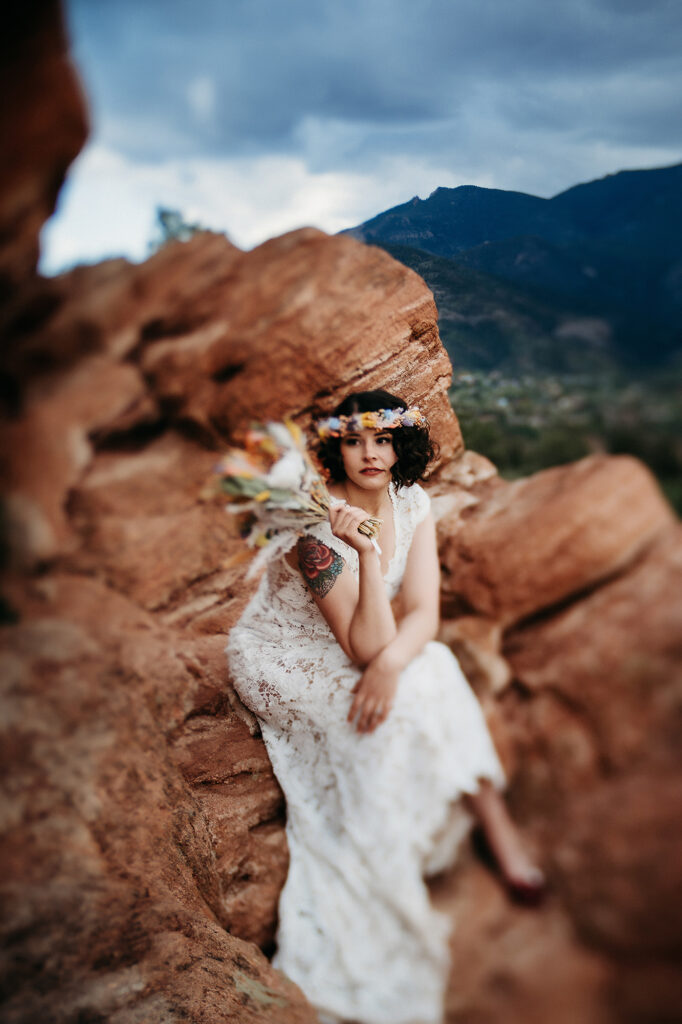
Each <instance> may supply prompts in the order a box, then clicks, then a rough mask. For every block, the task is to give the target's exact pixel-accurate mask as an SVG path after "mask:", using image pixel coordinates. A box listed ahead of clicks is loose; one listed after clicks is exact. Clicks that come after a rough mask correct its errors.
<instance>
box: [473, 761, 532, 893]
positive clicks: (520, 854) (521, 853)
mask: <svg viewBox="0 0 682 1024" xmlns="http://www.w3.org/2000/svg"><path fill="white" fill-rule="evenodd" d="M465 801H466V804H467V806H468V808H469V809H470V810H471V811H472V812H473V813H474V814H475V815H476V817H477V818H478V820H479V821H480V823H481V825H482V826H483V830H484V832H485V834H486V838H487V840H488V843H489V844H490V848H491V849H492V852H493V853H494V855H495V858H496V860H497V863H498V864H499V867H500V871H501V872H502V874H503V876H504V879H505V881H506V882H507V884H509V885H511V886H516V885H525V884H530V885H539V884H541V883H542V881H543V875H542V872H541V871H540V869H539V868H538V867H537V866H536V865H535V864H534V863H533V861H532V860H531V858H530V857H529V855H528V853H527V852H526V850H525V849H524V846H523V842H522V840H521V836H520V835H519V832H518V829H517V828H516V825H515V824H514V822H513V821H512V820H511V818H510V817H509V812H508V810H507V806H506V804H505V802H504V800H503V798H502V797H501V796H500V794H499V793H498V791H497V790H496V789H494V787H493V786H492V785H491V783H490V782H489V781H488V780H485V779H484V780H481V786H480V790H479V792H478V793H475V794H473V795H467V796H466V797H465Z"/></svg>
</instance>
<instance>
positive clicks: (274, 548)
mask: <svg viewBox="0 0 682 1024" xmlns="http://www.w3.org/2000/svg"><path fill="white" fill-rule="evenodd" d="M215 472H216V474H217V488H218V490H219V491H220V492H222V493H223V494H225V495H226V496H227V500H228V505H227V506H226V508H227V511H228V512H231V513H234V514H237V515H239V516H240V517H241V525H242V536H243V537H244V540H245V541H246V544H247V545H248V547H249V548H251V549H252V550H253V551H254V552H257V554H256V557H255V558H254V559H253V561H252V563H251V565H250V567H249V570H248V573H247V576H253V575H254V574H255V573H256V572H257V571H258V570H259V569H260V568H261V567H262V565H264V564H265V563H266V562H269V561H270V560H271V559H272V558H275V557H277V556H278V555H280V554H283V553H284V552H285V551H288V550H289V548H291V547H292V546H293V544H294V543H295V539H296V537H297V536H299V535H300V534H302V533H303V532H304V531H305V529H306V528H307V527H309V526H311V525H313V524H314V523H319V522H322V521H323V520H325V519H328V517H329V504H330V502H329V492H328V490H327V487H326V485H325V483H324V480H323V479H322V477H321V476H320V474H319V473H318V471H317V470H316V468H315V466H314V465H313V463H312V461H311V459H310V456H309V454H308V452H307V450H306V446H305V439H304V437H303V432H302V431H301V429H300V427H299V426H298V425H297V424H296V423H294V422H293V421H292V420H288V419H287V420H284V422H283V423H267V424H265V425H264V426H254V427H252V428H251V429H250V430H249V431H248V432H247V433H246V435H245V438H244V444H243V447H240V448H237V447H234V448H230V449H228V451H227V452H226V454H225V455H224V456H223V458H222V459H221V460H220V462H219V463H218V465H217V466H216V468H215ZM380 528H381V520H380V519H375V518H373V517H370V518H368V519H365V520H364V521H363V522H362V523H361V524H360V526H359V527H358V530H359V531H360V532H361V533H364V534H365V536H367V537H369V538H370V540H371V542H372V544H373V545H374V547H375V548H376V550H377V552H378V553H379V554H380V553H381V548H380V547H379V545H378V543H377V541H376V536H377V534H378V533H379V530H380ZM259 549H260V550H259ZM238 561H241V556H235V558H233V559H231V560H229V561H228V563H227V565H229V564H234V563H236V562H238Z"/></svg>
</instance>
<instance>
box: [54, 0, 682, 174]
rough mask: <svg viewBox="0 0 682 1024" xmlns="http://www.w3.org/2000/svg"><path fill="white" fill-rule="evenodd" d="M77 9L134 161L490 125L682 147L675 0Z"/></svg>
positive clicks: (103, 113) (433, 149) (109, 120)
mask: <svg viewBox="0 0 682 1024" xmlns="http://www.w3.org/2000/svg"><path fill="white" fill-rule="evenodd" d="M69 10H70V17H71V23H72V28H73V34H74V39H75V43H76V57H77V61H78V63H79V65H80V66H81V68H82V71H83V74H84V77H85V79H86V84H87V87H88V90H89V92H90V94H91V97H92V101H93V106H94V113H95V118H96V120H97V122H98V123H99V125H100V135H101V137H102V138H103V140H104V141H107V142H109V143H110V144H112V145H114V146H115V147H116V148H118V149H119V150H120V151H122V152H124V153H126V154H127V155H129V156H132V157H135V158H145V159H156V158H158V159H165V158H168V157H171V156H178V155H188V154H193V155H196V154H204V155H216V156H218V155H221V156H231V157H236V156H241V155H249V154H255V153H292V152H301V153H302V154H303V155H305V156H306V158H307V159H308V160H309V162H311V164H312V165H314V167H315V169H325V168H328V167H334V168H340V167H354V166H357V161H361V162H363V163H367V162H368V161H371V160H373V159H374V158H375V156H376V154H377V153H378V152H381V153H382V154H384V155H385V154H386V153H389V152H391V151H393V152H396V153H398V152H400V153H403V154H408V155H409V154H410V153H419V152H423V148H424V146H425V145H426V146H428V147H430V153H431V156H432V157H433V158H435V159H438V158H440V159H441V160H447V159H449V155H450V153H451V152H452V151H453V148H454V147H460V148H461V147H462V146H463V145H467V144H468V143H470V142H471V140H472V139H473V138H474V137H476V138H485V136H486V126H488V127H489V130H490V132H491V133H494V132H498V133H503V132H512V133H513V132H515V131H522V132H526V133H529V134H533V133H537V134H538V135H542V134H543V133H545V132H549V133H555V132H568V133H575V134H576V136H577V137H580V138H582V139H589V138H595V139H608V140H612V141H619V140H620V141H621V142H622V144H623V145H630V146H633V145H634V146H637V145H642V146H647V145H649V146H651V145H659V146H667V147H672V146H675V145H682V119H680V118H679V113H678V111H677V109H676V107H677V96H679V95H680V89H681V87H682V72H681V70H680V67H681V65H680V58H679V54H680V52H681V44H682V31H681V29H682V13H681V9H680V5H679V3H677V0H675V2H668V0H658V2H656V0H646V3H645V2H639V0H557V2H554V3H548V2H547V0H516V2H512V3H509V2H506V0H476V2H474V0H364V2H361V0H286V2H284V0H267V2H264V0H244V2H242V0H202V2H199V0H196V2H194V3H190V2H189V0H186V2H183V0H98V2H94V0H71V3H70V6H69ZM193 90H194V91H193ZM193 96H194V100H193V99H192V97H193ZM342 125H346V126H350V127H351V128H352V130H351V131H346V132H343V131H341V130H340V128H339V126H342ZM327 128H328V131H329V144H328V145H326V144H325V131H326V130H327ZM498 137H499V138H500V141H501V142H502V135H499V136H498ZM306 147H310V151H309V152H308V150H307V149H306Z"/></svg>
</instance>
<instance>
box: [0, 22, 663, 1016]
mask: <svg viewBox="0 0 682 1024" xmlns="http://www.w3.org/2000/svg"><path fill="white" fill-rule="evenodd" d="M29 8H30V11H31V17H30V18H25V19H22V18H17V19H15V23H14V24H13V25H12V26H11V27H12V29H13V31H14V32H15V35H16V39H14V42H13V46H14V49H13V51H12V52H15V53H17V54H20V55H21V75H22V82H23V83H24V87H23V88H22V89H19V88H18V87H17V84H16V75H17V74H18V72H17V70H16V68H15V70H14V72H13V74H12V73H10V78H9V82H8V84H7V87H8V89H9V88H10V86H11V88H12V89H13V90H14V92H13V93H11V94H14V95H16V96H17V97H19V99H18V100H17V104H18V106H17V109H16V110H15V115H14V116H15V120H14V121H13V120H12V115H11V114H5V115H3V116H5V117H6V118H7V119H8V125H7V129H8V135H7V137H8V138H10V139H11V140H12V142H13V145H14V148H15V152H14V153H13V154H11V156H12V159H8V160H7V161H6V168H5V172H3V173H4V174H5V176H4V177H3V178H2V195H1V196H0V215H1V216H2V219H3V232H2V239H1V240H0V241H1V246H2V260H3V262H2V268H3V273H4V277H3V282H4V283H3V290H2V296H1V299H2V309H1V311H0V315H1V317H2V321H1V322H2V330H3V335H4V337H3V342H4V357H3V374H2V381H3V389H2V396H3V441H2V474H3V489H4V493H5V501H4V506H3V508H4V512H3V521H2V522H3V532H4V548H3V550H4V562H5V564H4V580H3V606H2V607H3V615H4V625H3V626H2V652H1V654H0V658H1V662H2V686H3V698H2V699H3V716H2V730H3V752H4V754H3V756H4V762H5V764H4V768H5V772H4V775H5V778H6V787H5V800H4V803H3V835H4V838H3V846H2V871H1V873H0V887H1V888H2V891H3V903H4V908H5V910H4V914H3V924H2V928H3V949H4V952H3V983H2V998H3V1008H2V1017H3V1020H6V1021H8V1022H13V1024H19V1022H21V1024H28V1022H34V1021H45V1022H55V1024H62V1022H64V1024H66V1022H76V1021H78V1022H80V1024H86V1022H88V1024H94V1022H95V1021H105V1020H106V1021H112V1022H116V1024H132V1022H142V1021H148V1022H159V1024H161V1022H164V1024H166V1022H174V1021H188V1020H189V1021H195V1022H206V1024H218V1022H223V1021H225V1020H234V1021H239V1022H247V1024H248V1022H253V1024H256V1022H273V1024H274V1022H277V1024H280V1022H281V1024H287V1022H301V1024H302V1022H312V1021H314V1020H315V1019H316V1018H315V1014H314V1012H313V1010H312V1009H311V1007H310V1006H309V1005H308V1004H307V1002H306V1000H305V998H304V996H303V994H302V993H301V992H300V991H299V990H298V989H297V988H296V987H295V986H294V985H293V984H291V983H290V982H289V981H288V980H287V979H286V978H284V977H283V976H282V975H281V974H280V973H279V972H277V971H275V970H273V969H272V968H271V967H270V965H269V962H268V959H267V954H268V953H269V952H270V951H271V950H272V947H273V940H274V934H275V928H276V909H277V898H278V894H279V891H280V889H281V886H282V884H283V882H284V879H285V877H286V872H287V848H286V841H285V834H284V815H285V806H284V800H283V796H282V793H281V791H280V789H279V787H278V785H277V782H276V780H275V778H274V776H273V773H272V770H271V768H270V765H269V762H268V759H267V755H266V753H265V749H264V746H263V743H262V741H261V739H260V736H259V732H258V725H257V722H256V721H255V719H254V718H253V717H252V716H251V715H250V714H249V712H248V710H247V709H245V708H243V707H242V706H241V705H240V703H239V701H238V699H237V698H236V696H235V694H234V691H233V689H232V686H231V681H230V680H229V678H228V676H227V672H226V667H225V663H224V659H223V653H222V649H223V647H224V644H225V641H226V636H227V633H228V632H229V629H230V626H231V624H232V623H233V622H234V621H235V620H236V618H237V617H238V615H239V614H240V611H241V609H242V608H243V606H244V603H245V601H246V600H247V598H248V596H249V593H250V588H249V586H248V585H247V584H246V583H245V581H244V579H243V567H242V566H235V565H233V564H230V556H232V555H234V554H235V553H236V552H237V551H238V550H239V547H240V544H241V542H240V541H239V540H238V538H236V537H235V536H234V531H233V529H232V528H231V524H230V520H229V517H228V516H226V515H225V513H224V511H223V509H222V505H221V503H220V502H218V503H215V502H211V501H200V500H199V495H200V493H201V491H202V487H203V485H204V483H205V482H206V480H207V479H208V478H209V477H210V474H211V469H212V466H213V464H214V462H215V459H216V453H217V452H219V451H220V450H221V449H222V448H223V447H224V446H225V444H226V443H227V442H228V441H229V440H230V439H231V438H232V437H233V436H234V432H235V430H236V429H237V428H238V427H239V426H240V425H243V424H244V423H245V422H247V421H248V420H249V419H252V418H254V419H258V418H264V417H272V418H277V417H281V416H283V415H285V414H288V415H291V416H293V417H294V418H295V419H296V420H297V421H298V422H300V423H301V424H302V425H303V426H304V427H305V426H306V425H307V424H308V423H309V420H310V416H311V411H312V410H313V409H314V408H315V407H319V408H322V409H329V408H331V407H332V406H333V405H334V403H335V401H336V400H337V398H338V397H339V396H340V395H342V394H343V393H344V392H346V391H348V390H351V389H355V388H359V387H374V386H379V385H381V386H384V387H387V388H388V389H389V390H392V391H396V392H398V393H402V394H404V395H405V397H406V398H407V399H408V400H409V401H410V402H418V403H419V404H420V405H421V406H422V408H424V409H425V410H426V412H427V414H428V415H429V417H430V419H431V421H432V423H433V427H434V433H435V435H436V436H437V438H438V439H439V441H440V444H441V460H440V465H439V467H438V469H437V472H436V474H435V476H434V478H433V480H432V481H431V484H430V487H431V490H432V494H433V497H434V508H435V509H436V511H437V514H438V517H439V530H440V541H441V554H442V563H443V610H444V622H443V638H444V639H445V640H447V642H449V643H451V644H452V646H453V648H454V650H455V652H456V653H457V654H458V656H459V657H460V658H461V661H462V664H463V666H464V667H465V669H466V671H467V673H468V675H469V677H470V679H471V681H472V684H473V685H474V687H475V689H476V691H477V693H478V695H479V697H480V699H481V701H482V703H483V706H484V708H485V711H486V714H487V716H488V718H489V721H490V725H491V728H492V729H493V731H494V735H495V738H496V741H497V743H498V746H499V749H500V753H501V755H502V757H503V759H504V763H505V766H506V768H507V771H508V774H509V779H510V791H509V799H510V802H511V806H512V809H513V811H514V813H515V815H516V817H517V819H518V821H519V823H520V825H521V827H522V828H523V830H524V831H525V833H526V835H527V838H528V841H529V843H531V844H532V845H534V846H535V848H536V850H537V852H538V855H539V856H540V858H541V860H542V861H543V863H544V864H545V865H546V866H547V870H548V872H549V875H550V879H551V895H550V898H549V900H548V903H547V905H546V906H545V907H543V908H542V909H540V910H533V911H530V910H523V909H519V908H516V907H514V906H513V905H512V904H511V903H510V902H509V900H508V899H507V897H506V894H505V893H504V891H503V889H502V887H501V886H500V884H499V882H498V880H497V879H496V878H495V876H494V874H493V872H492V871H491V869H490V868H489V867H488V866H486V865H485V864H484V863H483V862H482V860H481V859H480V858H479V857H478V856H477V855H476V854H475V852H474V850H473V848H472V849H470V850H467V851H466V852H465V855H464V857H463V858H462V860H461V862H460V863H459V864H458V866H457V867H456V868H455V869H454V870H453V871H451V872H449V873H448V874H447V875H445V876H443V877H441V878H440V879H437V880H436V881H435V882H434V883H433V896H434V899H435V900H436V901H437V902H438V904H439V905H440V906H441V907H443V908H444V909H446V910H447V911H448V912H450V913H452V915H453V917H454V919H455V921H456V928H455V931H454V935H453V968H452V984H451V991H450V995H449V999H448V1021H449V1022H450V1024H455V1022H457V1024H465V1022H466V1024H470V1022H474V1021H476V1022H477V1024H479V1022H481V1024H482V1022H490V1024H497V1022H504V1024H516V1022H519V1024H520V1022H521V1021H523V1022H524V1024H533V1022H538V1024H540V1022H542V1024H546V1022H547V1021H549V1020H551V1021H552V1022H553V1024H563V1022H564V1021H565V1022H566V1024H568V1022H569V1021H570V1022H571V1024H573V1022H575V1021H580V1022H581V1024H582V1022H587V1024H592V1022H594V1024H597V1022H599V1024H601V1022H605V1024H610V1022H613V1024H615V1022H626V1024H629V1022H632V1024H644V1022H651V1024H653V1022H662V1021H672V1020H675V1019H678V1018H679V1016H680V1015H681V1014H682V1001H681V1000H680V996H679V986H678V984H677V975H676V968H677V967H679V964H678V963H677V958H678V957H679V953H680V947H681V945H682V920H681V918H682V906H681V901H680V896H679V894H680V892H682V867H681V865H682V856H680V853H681V843H680V838H681V837H680V830H681V826H680V815H679V795H678V794H679V787H680V776H681V774H682V771H681V767H682V766H681V763H680V761H681V759H680V753H679V721H680V710H681V707H682V671H681V661H682V652H681V651H680V636H682V604H681V597H680V595H681V594H682V579H681V578H680V577H681V576H682V538H681V535H680V534H681V531H680V527H679V525H678V523H677V522H676V521H675V519H674V517H673V515H672V513H671V512H670V510H669V508H668V506H667V505H666V503H665V502H664V500H663V498H662V496H661V494H660V492H659V490H658V488H657V486H656V484H655V482H654V480H653V479H652V478H651V476H650V475H649V474H648V473H647V472H646V470H645V469H644V468H643V467H642V466H641V465H640V464H639V463H637V462H635V461H634V460H631V459H628V458H625V457H621V458H602V457H595V458H590V459H586V460H583V461H582V462H579V463H576V464H574V465H571V466H565V467H560V468H556V469H551V470H547V471H545V472H543V473H541V474H538V475H536V476H535V477H533V478H530V479H527V480H520V481H516V482H514V483H506V482H504V481H502V480H501V479H500V478H499V477H498V475H497V474H496V472H495V468H494V467H493V466H492V465H491V464H490V463H489V462H487V461H486V460H485V459H483V458H482V457H480V456H476V455H475V454H474V453H471V452H466V453H465V452H464V451H463V445H462V439H461V436H460V433H459V428H458V425H457V420H456V417H455V416H454V415H453V413H452V412H451V410H450V408H449V405H448V401H447V386H448V382H449V375H450V367H449V363H448V360H447V357H446V355H445V353H444V350H443V348H442V346H441V344H440V340H439V336H438V329H437V317H436V310H435V306H434V303H433V299H432V297H431V295H430V293H429V292H428V290H427V288H426V287H425V285H424V283H423V282H422V281H421V279H420V278H418V277H417V276H416V275H415V274H414V273H412V272H411V271H409V270H408V269H407V268H405V267H404V266H402V265H401V264H399V263H397V262H395V261H393V260H392V259H391V258H390V257H389V256H388V255H387V254H385V253H383V252H381V251H379V250H375V249H370V248H366V247H364V246H363V245H361V244H360V243H358V242H355V241H354V240H352V239H350V238H342V237H336V238H329V237H327V236H325V235H324V234H322V233H321V232H318V231H313V230H302V231H298V232H294V233H292V234H290V235H286V236H284V237H283V238H279V239H275V240H273V241H270V242H268V243H266V244H265V245H263V246H260V247H259V248H258V249H256V250H254V251H253V252H251V253H243V252H241V251H239V250H238V249H236V248H235V247H234V246H232V245H230V243H229V242H228V241H226V240H225V239H224V238H222V237H219V236H215V235H211V234H203V235H199V236H196V237H195V238H194V239H193V240H192V241H191V242H188V243H184V244H180V243H177V244H174V245H169V246H167V247H165V248H164V249H162V250H161V251H160V252H159V253H158V254H157V255H156V256H154V257H153V258H152V259H150V260H149V261H147V262H146V263H145V264H142V265H141V266H131V265H129V264H128V263H126V262H125V261H123V260H117V261H110V262H107V263H104V264H101V265H99V266H95V267H88V268H80V269H77V270H74V271H72V272H71V273H69V274H67V275H64V276H62V277H61V278H58V279H55V280H51V281H47V280H42V279H40V278H39V277H38V276H37V275H36V273H35V255H36V251H37V250H36V240H37V233H38V230H39V227H40V225H41V224H42V222H43V220H44V218H45V217H46V216H47V215H48V214H49V212H50V211H51V209H52V206H53V203H54V198H55V194H56V187H57V185H58V183H59V181H60V180H61V177H62V176H63V174H64V171H65V168H66V166H67V164H68V161H69V160H70V159H72V158H73V157H74V156H75V155H76V153H77V151H78V148H79V146H80V145H81V144H82V140H83V137H84V124H85V118H84V112H83V106H82V101H81V100H80V94H79V91H78V88H77V85H76V82H75V78H74V75H73V71H72V69H71V67H70V65H69V63H68V58H67V54H66V49H65V44H64V40H63V36H62V33H61V29H60V21H59V16H58V10H57V9H56V7H54V6H53V5H50V4H49V3H46V4H42V5H37V6H36V7H35V9H34V8H33V6H31V5H29ZM10 43H12V40H11V39H10ZM10 49H11V50H12V47H11V46H10ZM46 82H49V86H50V88H49V104H50V110H49V114H50V116H49V117H47V116H46V111H45V108H41V109H39V104H38V103H37V101H36V99H35V97H36V96H43V94H44V89H45V83H46ZM10 91H11V90H10ZM41 102H42V100H41ZM22 104H23V106H22ZM29 128H30V130H29ZM8 168H13V169H14V171H15V172H16V173H14V176H12V174H10V171H9V170H8Z"/></svg>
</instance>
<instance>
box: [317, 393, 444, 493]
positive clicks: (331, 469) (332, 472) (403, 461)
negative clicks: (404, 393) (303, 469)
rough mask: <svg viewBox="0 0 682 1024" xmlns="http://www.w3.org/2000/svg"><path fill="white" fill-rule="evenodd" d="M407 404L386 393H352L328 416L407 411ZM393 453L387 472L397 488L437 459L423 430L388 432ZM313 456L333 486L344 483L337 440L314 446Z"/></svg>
mask: <svg viewBox="0 0 682 1024" xmlns="http://www.w3.org/2000/svg"><path fill="white" fill-rule="evenodd" d="M408 405H409V403H408V402H406V401H405V400H404V399H402V398H398V397H397V396H396V395H391V394H389V393H388V391H380V390H376V391H354V392H352V393H351V394H350V395H347V396H346V398H344V400H343V401H342V402H341V403H340V404H339V405H337V407H336V408H335V409H334V410H333V412H332V413H331V414H327V415H331V416H350V415H351V414H352V413H355V412H378V410H379V409H398V408H403V409H407V408H408ZM391 436H392V438H393V450H394V451H395V453H396V455H397V456H398V459H397V462H396V463H395V465H394V466H393V467H392V468H391V474H392V476H393V480H394V481H395V483H396V485H397V486H398V487H409V486H410V484H414V483H416V482H417V480H421V479H422V477H423V476H424V473H425V472H426V468H427V466H428V465H429V463H430V462H432V461H433V459H435V458H437V456H438V445H437V444H436V443H435V442H434V441H432V440H431V437H430V435H429V429H428V427H427V426H422V427H416V426H415V427H396V428H395V429H393V430H392V431H391ZM317 456H318V458H319V460H320V462H321V463H322V465H323V466H324V468H325V469H326V470H327V472H328V474H329V479H330V480H331V481H332V482H333V483H342V481H343V480H345V479H346V471H345V469H344V467H343V458H342V456H341V438H340V437H328V438H325V439H324V440H321V441H319V442H318V446H317Z"/></svg>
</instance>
